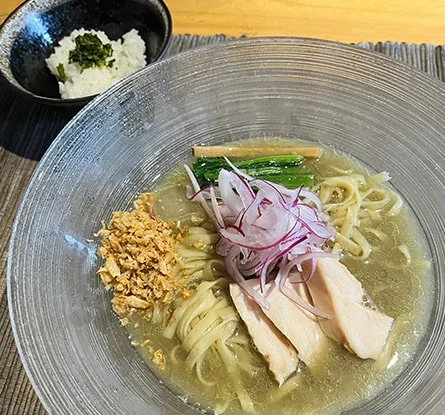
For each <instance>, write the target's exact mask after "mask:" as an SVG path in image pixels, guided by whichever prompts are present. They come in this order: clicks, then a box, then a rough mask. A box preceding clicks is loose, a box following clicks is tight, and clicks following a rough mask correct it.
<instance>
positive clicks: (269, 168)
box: [192, 155, 314, 189]
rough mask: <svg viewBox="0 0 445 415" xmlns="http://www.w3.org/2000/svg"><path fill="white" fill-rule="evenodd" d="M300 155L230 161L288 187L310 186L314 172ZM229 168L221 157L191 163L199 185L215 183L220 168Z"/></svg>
mask: <svg viewBox="0 0 445 415" xmlns="http://www.w3.org/2000/svg"><path fill="white" fill-rule="evenodd" d="M303 161H304V157H303V156H300V155H280V156H270V157H258V158H254V159H249V160H243V161H233V160H232V163H233V164H234V165H235V166H236V167H238V168H239V169H240V170H241V171H243V172H245V173H247V174H248V175H250V176H252V177H255V178H258V179H264V180H269V181H271V182H274V183H278V184H281V185H283V186H286V187H288V188H290V189H295V188H297V187H299V186H301V185H304V186H309V187H310V186H312V185H313V184H314V174H313V173H312V172H308V171H306V170H305V169H304V168H303V166H302V164H303ZM223 168H225V169H230V167H229V166H228V164H227V162H226V161H225V160H224V158H222V157H199V158H198V159H197V160H196V162H195V163H193V165H192V170H193V173H194V174H195V176H196V179H197V180H198V183H199V184H200V185H201V186H207V185H209V184H216V183H217V182H218V175H219V171H220V170H221V169H223Z"/></svg>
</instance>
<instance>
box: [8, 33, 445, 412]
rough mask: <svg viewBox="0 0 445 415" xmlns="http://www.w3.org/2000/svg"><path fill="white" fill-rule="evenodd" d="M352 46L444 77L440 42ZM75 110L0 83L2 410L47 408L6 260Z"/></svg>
mask: <svg viewBox="0 0 445 415" xmlns="http://www.w3.org/2000/svg"><path fill="white" fill-rule="evenodd" d="M226 40H228V38H226V37H225V36H223V35H216V36H210V37H200V36H193V35H180V36H174V37H173V38H172V41H171V43H170V45H169V47H168V50H167V52H166V56H171V55H174V54H176V53H178V52H182V51H185V50H188V49H192V48H194V47H197V46H202V45H208V44H212V43H216V42H222V41H226ZM356 46H357V47H361V48H364V49H368V50H372V51H377V52H380V53H383V54H385V55H388V56H390V57H392V58H394V59H398V60H400V61H403V62H406V63H408V64H410V65H412V66H414V67H415V68H417V69H421V70H423V71H425V72H426V73H427V74H429V75H430V76H432V77H434V78H437V79H440V80H442V81H445V52H444V46H433V45H425V44H422V45H416V44H407V43H395V42H379V43H376V44H373V43H369V42H360V43H357V44H356ZM73 115H74V113H73V112H70V111H67V112H61V111H56V110H54V109H52V108H44V107H42V106H41V105H39V104H34V103H28V102H25V101H24V100H23V98H22V97H20V96H18V95H17V94H15V93H14V92H11V91H7V90H6V88H3V87H1V88H0V414H5V415H10V414H11V415H31V414H33V415H34V414H45V413H46V412H45V410H44V408H43V407H42V405H41V404H40V402H39V400H38V398H37V396H36V394H35V393H34V391H33V389H32V387H31V385H30V382H29V380H28V378H27V376H26V374H25V371H24V369H23V366H22V365H21V363H20V360H19V357H18V354H17V349H16V347H15V344H14V340H13V336H12V332H11V325H10V322H9V317H8V310H7V300H6V260H7V250H8V241H9V238H10V234H11V227H12V222H13V220H14V216H15V213H16V210H17V208H18V206H19V203H20V200H21V197H22V194H23V192H24V190H25V188H26V185H27V183H28V180H29V178H30V176H31V174H32V172H33V171H34V168H35V166H36V164H37V161H38V160H39V159H40V157H41V156H42V154H43V152H44V151H45V150H46V148H47V147H48V145H49V144H50V143H51V141H52V140H53V139H54V138H55V136H56V135H57V134H58V132H59V131H60V130H61V129H62V128H63V126H64V125H65V124H66V123H67V122H68V121H69V119H70V118H71V117H72V116H73ZM42 137H43V138H42ZM79 409H80V408H79Z"/></svg>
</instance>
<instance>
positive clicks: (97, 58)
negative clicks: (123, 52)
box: [69, 33, 114, 69]
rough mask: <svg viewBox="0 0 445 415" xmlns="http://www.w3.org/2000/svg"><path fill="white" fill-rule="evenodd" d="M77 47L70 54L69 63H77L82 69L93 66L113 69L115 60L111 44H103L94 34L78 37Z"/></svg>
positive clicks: (76, 39) (76, 40)
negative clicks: (112, 57)
mask: <svg viewBox="0 0 445 415" xmlns="http://www.w3.org/2000/svg"><path fill="white" fill-rule="evenodd" d="M74 41H75V42H76V47H75V48H74V49H73V50H70V52H69V63H73V62H77V63H78V64H79V65H80V67H81V68H82V69H86V68H91V67H93V66H108V67H110V68H111V67H112V66H113V62H114V59H110V60H108V58H111V56H112V55H113V48H112V47H111V44H110V43H102V41H101V40H100V39H99V37H98V36H97V35H95V34H92V33H85V34H83V35H79V36H76V38H75V39H74Z"/></svg>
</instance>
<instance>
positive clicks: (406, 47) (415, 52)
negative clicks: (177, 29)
mask: <svg viewBox="0 0 445 415" xmlns="http://www.w3.org/2000/svg"><path fill="white" fill-rule="evenodd" d="M230 39H233V38H227V37H226V36H224V35H215V36H208V37H201V36H196V35H178V36H174V37H173V38H172V41H171V43H170V45H169V47H168V49H167V51H166V56H172V55H174V54H176V53H178V52H183V51H185V50H188V49H192V48H195V47H197V46H203V45H209V44H212V43H217V42H223V41H226V40H230ZM353 45H354V46H357V47H359V48H362V49H367V50H371V51H374V52H379V53H383V54H384V55H387V56H389V57H391V58H393V59H397V60H399V61H402V62H405V63H408V64H410V65H412V66H414V67H415V68H417V69H421V70H423V71H424V72H426V73H428V74H429V75H431V76H432V77H434V78H439V79H440V80H441V81H445V45H440V46H434V45H430V44H420V45H418V44H409V43H404V42H400V43H399V42H378V43H371V42H359V43H355V44H353Z"/></svg>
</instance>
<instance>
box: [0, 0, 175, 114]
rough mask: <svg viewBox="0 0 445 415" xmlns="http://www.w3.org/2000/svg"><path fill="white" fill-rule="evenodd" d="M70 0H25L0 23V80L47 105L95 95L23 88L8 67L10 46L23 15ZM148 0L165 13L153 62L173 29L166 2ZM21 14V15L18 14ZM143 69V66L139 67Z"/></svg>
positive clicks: (77, 103) (164, 48)
mask: <svg viewBox="0 0 445 415" xmlns="http://www.w3.org/2000/svg"><path fill="white" fill-rule="evenodd" d="M71 1H76V0H57V1H55V2H53V4H51V6H50V8H47V7H43V8H41V7H40V4H39V1H38V0H26V1H24V2H23V3H21V4H19V5H18V6H17V7H16V8H15V9H14V10H13V11H12V12H11V13H10V14H9V15H8V16H7V17H6V19H5V20H4V21H3V23H2V24H1V25H0V81H1V80H3V81H4V83H6V84H7V86H9V87H10V88H11V89H13V90H15V91H17V92H19V93H21V94H22V95H24V96H26V97H28V98H32V99H33V100H35V101H39V102H42V103H45V104H49V105H57V106H83V105H85V104H87V103H88V102H90V101H91V100H93V99H94V98H95V97H96V96H98V95H99V94H95V95H89V96H86V97H80V98H50V97H46V96H44V95H38V94H34V93H32V92H30V91H29V90H27V89H26V88H24V87H23V86H22V85H21V84H20V83H19V82H18V81H17V80H16V79H15V77H14V75H13V74H12V71H11V67H10V56H11V47H12V44H13V42H14V40H15V39H16V37H17V35H18V34H19V33H20V31H21V29H22V28H23V25H22V24H21V22H22V20H23V17H24V16H26V15H27V14H28V13H29V12H32V11H38V10H42V11H45V10H49V9H51V8H53V7H56V6H59V5H61V4H65V3H68V2H71ZM148 1H149V2H153V3H158V4H159V6H160V7H161V9H162V10H163V12H164V13H165V18H166V20H165V23H166V31H165V33H164V41H163V44H162V46H161V48H160V50H159V53H158V55H157V56H156V57H155V59H154V61H153V62H151V63H150V64H149V65H151V64H152V63H155V62H157V61H159V60H160V59H162V58H163V57H164V55H165V52H166V51H167V48H168V46H169V44H170V41H171V36H172V31H173V29H172V28H173V21H172V17H171V13H170V10H169V8H168V7H167V4H166V3H165V2H164V0H148ZM21 14H22V16H20V15H21ZM17 21H19V22H20V26H19V27H15V26H16V23H17ZM4 37H6V38H8V37H9V38H10V39H9V40H8V41H7V42H6V43H5V42H4ZM146 66H147V65H146ZM141 69H143V68H141Z"/></svg>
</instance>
